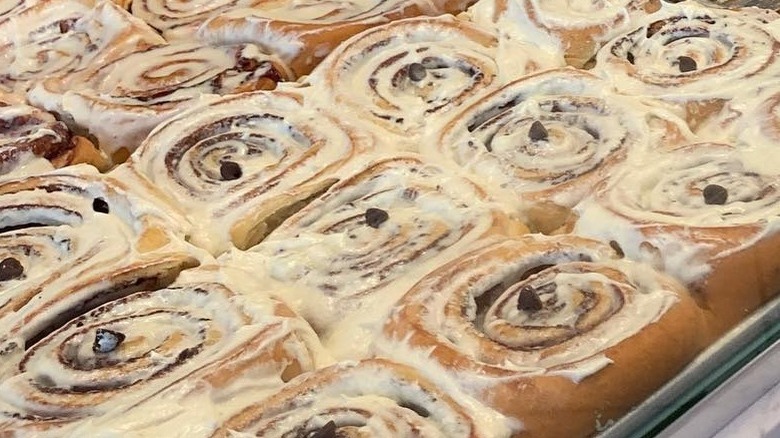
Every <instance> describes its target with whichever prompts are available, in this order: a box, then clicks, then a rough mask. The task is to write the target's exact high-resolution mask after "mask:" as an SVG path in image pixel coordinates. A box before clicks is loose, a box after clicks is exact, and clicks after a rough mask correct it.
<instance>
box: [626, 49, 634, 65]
mask: <svg viewBox="0 0 780 438" xmlns="http://www.w3.org/2000/svg"><path fill="white" fill-rule="evenodd" d="M626 59H627V60H628V62H630V63H631V65H633V64H634V54H633V53H631V52H628V53H626Z"/></svg>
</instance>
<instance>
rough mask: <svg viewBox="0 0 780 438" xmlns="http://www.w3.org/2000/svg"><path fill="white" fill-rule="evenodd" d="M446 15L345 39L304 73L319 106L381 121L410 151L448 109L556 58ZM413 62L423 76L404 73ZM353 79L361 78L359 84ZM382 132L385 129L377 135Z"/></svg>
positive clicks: (396, 143) (392, 139) (401, 22)
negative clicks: (308, 73)
mask: <svg viewBox="0 0 780 438" xmlns="http://www.w3.org/2000/svg"><path fill="white" fill-rule="evenodd" d="M537 52H541V51H539V50H535V48H534V47H533V46H532V44H530V43H526V42H514V41H512V40H509V39H506V38H502V39H500V40H499V39H498V38H497V36H496V35H494V34H491V33H489V32H485V31H484V30H482V29H480V28H478V27H476V26H474V25H471V24H469V23H467V22H463V21H460V20H456V19H455V18H454V17H452V16H442V17H438V18H430V17H423V18H412V19H407V20H399V21H395V22H393V23H390V24H387V25H384V26H378V27H375V28H372V29H369V30H367V31H364V32H362V33H360V34H357V35H355V36H354V37H352V38H351V39H349V40H347V41H346V42H345V43H343V44H342V45H341V46H339V48H337V49H336V50H335V51H334V52H332V53H331V54H330V55H329V56H328V57H327V58H326V59H325V60H324V61H323V62H322V63H321V64H320V65H319V66H318V67H317V68H316V69H315V71H314V72H313V73H312V74H311V75H310V76H309V77H308V78H307V82H309V83H310V84H312V85H313V86H314V87H315V88H319V90H322V91H321V92H320V93H318V94H316V95H315V96H314V97H315V99H316V98H318V97H319V98H320V99H319V100H318V103H319V104H320V105H322V106H324V107H328V108H330V107H332V106H333V104H334V103H336V108H339V109H342V110H343V111H344V112H345V113H346V114H345V115H346V116H347V117H350V118H354V119H357V120H365V121H366V122H368V123H370V125H368V126H369V128H370V129H376V127H377V126H378V127H381V128H384V130H386V131H388V135H391V137H389V138H387V139H385V140H384V141H385V142H386V143H387V144H388V145H390V146H391V147H395V148H398V147H399V146H400V147H403V148H407V149H411V150H414V149H416V148H417V144H416V142H418V141H419V135H421V134H422V133H423V131H424V130H425V129H430V128H431V127H432V126H436V124H437V123H438V121H440V120H443V118H445V117H447V116H448V114H449V113H450V111H452V110H453V109H454V108H459V107H461V106H462V105H466V104H467V103H468V102H470V101H474V100H476V99H479V98H480V97H482V96H484V94H485V93H486V92H488V91H490V90H493V89H495V88H496V86H498V85H500V84H501V82H499V81H508V80H511V79H516V78H518V77H520V76H522V75H524V74H527V73H529V72H531V71H535V70H538V69H541V68H545V67H553V66H558V65H561V64H560V63H558V62H557V60H553V59H550V58H549V57H545V56H539V57H537V56H535V55H536V53H537ZM412 65H421V66H423V67H424V71H425V73H424V77H423V78H421V79H420V80H414V79H413V78H412V77H410V75H409V69H410V66H412ZM354 84H364V85H361V86H360V88H359V89H355V88H354ZM382 136H383V137H385V135H384V134H383V135H382Z"/></svg>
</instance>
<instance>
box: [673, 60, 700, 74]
mask: <svg viewBox="0 0 780 438" xmlns="http://www.w3.org/2000/svg"><path fill="white" fill-rule="evenodd" d="M677 66H678V67H680V72H681V73H687V72H689V71H695V70H696V68H697V66H696V61H694V60H693V58H690V57H688V56H681V57H679V58H677Z"/></svg>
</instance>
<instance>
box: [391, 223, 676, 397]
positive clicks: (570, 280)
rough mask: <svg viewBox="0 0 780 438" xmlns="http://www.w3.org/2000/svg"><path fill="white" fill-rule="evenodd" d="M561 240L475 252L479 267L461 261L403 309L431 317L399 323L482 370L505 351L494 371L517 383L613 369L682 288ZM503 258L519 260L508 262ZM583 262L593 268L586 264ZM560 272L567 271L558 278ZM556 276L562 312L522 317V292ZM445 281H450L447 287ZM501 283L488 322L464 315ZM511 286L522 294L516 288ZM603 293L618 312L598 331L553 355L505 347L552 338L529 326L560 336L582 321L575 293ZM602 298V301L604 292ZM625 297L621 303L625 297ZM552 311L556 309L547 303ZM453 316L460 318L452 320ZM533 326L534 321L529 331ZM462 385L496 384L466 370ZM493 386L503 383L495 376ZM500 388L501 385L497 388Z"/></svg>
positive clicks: (429, 281)
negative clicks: (615, 352)
mask: <svg viewBox="0 0 780 438" xmlns="http://www.w3.org/2000/svg"><path fill="white" fill-rule="evenodd" d="M556 239H557V238H556ZM556 239H552V238H550V239H546V238H542V237H533V238H530V237H529V238H528V239H526V240H519V241H504V242H500V243H496V244H494V245H490V246H487V247H486V248H484V249H480V250H477V251H475V252H473V253H470V254H469V255H468V256H467V258H469V259H471V260H474V261H476V260H478V261H479V264H478V265H476V264H473V263H472V262H469V261H468V260H465V258H464V259H461V260H460V265H453V266H451V267H450V268H449V269H447V270H445V271H442V272H438V273H437V274H435V275H432V276H430V277H427V278H426V279H424V280H422V281H421V282H420V283H418V284H417V285H416V286H415V288H414V289H413V290H412V291H410V292H409V293H408V294H407V295H406V296H405V297H404V298H403V299H402V300H401V301H399V304H398V309H403V308H404V306H409V305H422V306H423V309H424V310H421V311H420V312H419V313H417V314H415V315H412V314H409V313H402V314H398V315H397V316H400V317H402V318H412V319H414V320H415V321H411V324H420V325H418V326H417V327H421V328H420V329H421V330H424V331H425V332H427V333H429V334H431V335H432V336H434V337H435V338H436V339H437V341H436V342H442V343H445V344H447V345H449V346H450V347H452V348H455V349H456V350H457V351H458V354H462V355H464V356H465V357H468V358H471V359H470V360H473V361H474V362H475V363H478V364H484V362H483V360H484V359H483V357H485V356H483V355H485V354H488V353H487V350H486V348H487V346H488V345H490V347H491V348H497V349H498V351H499V352H494V353H493V356H492V357H493V358H492V359H490V361H489V362H487V364H489V366H493V367H496V368H497V369H500V370H501V373H506V374H507V375H514V376H515V377H522V376H523V375H526V374H527V375H529V376H533V375H539V374H545V375H563V376H566V377H568V378H570V379H572V380H574V381H575V382H579V381H581V380H582V379H584V378H586V377H587V376H589V375H591V374H593V373H596V372H598V371H599V370H600V369H602V368H604V367H606V366H609V364H610V363H611V360H610V359H609V357H608V356H607V355H606V354H605V352H606V351H607V350H608V349H609V348H611V347H613V346H615V345H618V344H620V343H622V342H625V341H627V340H628V339H629V338H630V337H631V336H633V335H634V334H636V333H638V332H639V331H641V330H642V329H643V328H644V327H646V326H648V325H649V324H653V323H655V322H657V321H658V319H659V318H660V317H661V316H662V315H663V314H665V313H666V311H667V310H668V309H669V308H670V307H671V306H672V305H673V304H674V303H675V302H676V301H677V300H678V298H677V295H676V294H677V293H678V292H677V291H678V290H679V289H678V287H677V286H674V287H673V286H671V285H676V283H673V282H670V281H669V280H666V279H663V280H662V279H661V278H662V277H659V274H657V273H656V272H655V271H653V270H652V269H651V268H649V267H647V266H645V265H640V264H636V263H634V262H629V261H625V260H616V259H613V258H611V257H610V255H609V250H608V249H606V248H604V247H601V246H600V245H598V244H596V243H595V242H592V241H590V243H589V245H591V247H585V246H582V245H583V243H582V242H579V241H576V240H575V241H571V243H567V241H566V239H558V240H556ZM578 242H579V243H578ZM584 242H588V241H584ZM504 253H508V254H512V255H511V256H508V255H502V254H504ZM583 256H585V257H587V258H586V260H591V261H590V262H586V263H583V262H579V260H581V259H583ZM547 264H553V265H555V266H556V267H554V268H550V269H553V271H549V270H548V271H542V272H540V273H539V274H536V275H533V276H531V277H529V278H528V279H527V280H525V283H515V280H514V279H515V278H517V277H518V276H519V275H521V274H523V273H524V272H525V271H527V270H529V269H532V268H534V267H537V266H540V265H547ZM559 269H560V270H561V271H560V272H559V271H557V270H559ZM594 269H595V270H594ZM601 269H604V270H605V272H615V271H617V272H620V273H621V274H620V275H623V276H624V279H619V278H611V275H614V274H610V277H609V278H608V277H606V276H605V275H606V274H603V273H601V271H599V270H601ZM549 272H557V274H554V277H553V278H554V282H555V283H556V284H558V289H557V292H555V295H556V297H557V300H558V301H557V302H556V303H558V304H560V303H563V307H561V308H558V307H554V308H549V307H545V308H543V310H542V313H540V314H539V315H542V316H540V317H539V316H533V315H530V314H529V313H527V312H519V311H518V310H517V308H516V307H515V305H516V303H517V293H518V292H519V290H520V288H519V286H520V285H523V284H535V283H533V282H534V281H537V280H536V279H539V278H546V277H540V276H544V275H550V274H549ZM580 272H581V273H580ZM443 278H447V279H448V280H447V281H446V282H444V281H442V280H443ZM497 284H502V288H504V292H502V294H501V296H500V297H498V298H497V299H495V301H493V304H492V306H491V308H490V309H488V310H487V312H486V314H485V316H484V319H482V318H475V317H476V313H475V312H474V311H473V310H472V311H471V312H469V311H466V312H460V308H461V306H462V304H460V303H463V302H468V301H466V300H465V299H466V298H468V297H470V296H471V297H475V296H479V295H481V294H483V293H485V292H487V291H488V290H490V289H492V288H493V287H494V286H495V285H497ZM512 284H516V285H517V286H518V287H512V286H511V285H512ZM507 288H508V289H507ZM594 288H595V289H594ZM599 288H601V289H603V290H604V291H606V294H607V295H606V296H607V297H610V298H609V299H608V301H610V300H611V301H612V304H611V305H610V307H609V308H611V309H612V310H610V311H608V312H606V313H605V315H606V316H605V317H604V319H603V320H601V319H599V320H598V321H601V322H599V323H598V324H596V325H595V326H592V327H590V328H589V329H587V330H586V329H583V330H584V331H585V332H584V333H582V334H580V335H574V336H573V337H569V338H564V339H563V340H560V341H555V342H553V343H552V345H550V347H549V348H528V349H526V348H519V347H517V348H511V347H510V346H508V345H507V343H509V345H511V342H504V341H502V340H501V339H502V338H504V337H506V339H507V340H509V339H511V337H512V336H522V337H518V339H519V340H520V341H522V342H527V341H528V340H529V339H530V338H531V337H533V336H542V337H543V338H544V337H545V336H547V335H546V334H544V333H546V332H541V333H542V334H538V333H539V332H535V333H530V332H529V333H528V334H527V336H526V335H522V330H523V329H522V327H523V325H530V326H537V327H541V326H545V327H549V329H546V330H548V331H550V330H552V331H553V332H554V331H556V330H560V329H559V328H558V327H556V326H558V325H559V324H562V325H564V326H565V325H570V324H574V322H575V321H577V320H578V319H580V318H583V316H582V315H581V314H580V313H578V312H579V310H577V309H575V307H576V305H577V304H576V302H574V301H571V300H572V299H573V297H574V296H575V295H578V294H579V292H577V293H576V294H575V292H574V291H575V290H585V291H588V290H592V291H597V290H598V289H599ZM597 293H600V294H602V295H603V294H604V293H605V292H597ZM540 294H541V295H540V298H541V299H542V301H543V302H546V300H547V299H549V296H547V295H544V293H543V292H540ZM612 294H617V295H612ZM618 295H619V296H620V297H621V298H618ZM603 296H604V295H603ZM470 299H471V300H473V298H470ZM472 305H474V304H473V301H472ZM449 306H455V307H454V309H458V310H448V309H449ZM545 306H553V304H550V303H547V304H545ZM554 306H557V304H555V305H554ZM453 311H454V312H455V314H450V313H448V312H453ZM571 312H574V313H573V314H572V313H571ZM599 312H600V311H599ZM548 315H549V316H548ZM535 318H537V319H535ZM538 318H541V320H539V319H538ZM524 321H525V322H524ZM528 321H535V322H531V323H530V324H529V323H528ZM407 322H409V321H407ZM389 324H390V325H388V326H386V329H385V330H386V333H387V331H388V330H391V329H392V324H394V323H393V322H392V321H391V322H390V323H389ZM498 324H503V325H504V330H508V331H504V332H495V331H494V330H495V328H496V327H497V326H498ZM410 327H415V326H414V325H411V326H410ZM403 330H404V329H401V331H400V332H397V333H396V334H395V335H392V336H390V338H391V339H395V341H396V342H405V335H404V331H403ZM513 332H515V333H517V334H515V333H513ZM492 339H494V340H492ZM553 339H554V338H553ZM385 340H386V339H381V340H380V341H378V342H377V348H378V349H379V350H380V351H382V352H383V353H384V354H387V355H389V356H390V357H404V358H405V357H406V356H407V355H406V354H404V353H400V354H396V353H395V352H394V351H393V350H392V349H388V348H387V347H386V346H385V344H384V342H385ZM393 345H396V344H393ZM393 348H395V347H393ZM406 348H414V347H413V346H409V347H406ZM423 348H424V346H423ZM402 351H405V350H402ZM499 357H500V358H501V359H499ZM495 361H497V362H495ZM464 374H466V375H464ZM457 379H458V380H460V379H467V380H469V381H471V380H473V379H476V381H474V382H465V383H464V385H466V386H467V387H468V386H470V385H476V386H473V387H472V389H474V388H479V387H480V386H482V385H489V384H490V383H489V382H482V383H480V381H481V379H480V378H478V376H472V375H471V374H470V373H468V372H466V371H464V372H462V373H460V374H459V377H457ZM492 379H493V380H495V379H500V378H499V377H497V376H494V377H492ZM495 383H496V382H495V381H494V382H493V384H495Z"/></svg>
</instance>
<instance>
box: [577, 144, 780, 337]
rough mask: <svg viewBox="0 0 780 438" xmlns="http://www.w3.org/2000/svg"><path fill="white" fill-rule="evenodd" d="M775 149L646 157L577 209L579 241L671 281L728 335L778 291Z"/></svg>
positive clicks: (702, 148) (714, 147)
mask: <svg viewBox="0 0 780 438" xmlns="http://www.w3.org/2000/svg"><path fill="white" fill-rule="evenodd" d="M775 149H776V147H775V146H774V145H773V146H772V147H771V148H762V147H748V146H739V147H737V146H731V145H727V144H715V143H701V144H693V145H687V146H684V147H681V148H677V149H674V150H671V151H667V152H659V153H656V154H651V155H649V156H646V157H643V159H641V160H637V162H635V163H631V165H628V166H625V167H624V168H621V169H620V171H618V172H616V173H615V174H614V175H612V176H611V177H610V179H609V180H607V181H604V182H603V183H602V184H600V185H599V186H598V187H597V188H596V190H595V194H594V197H593V199H592V200H589V201H588V202H586V203H583V205H581V206H579V207H578V210H579V211H580V218H579V221H578V223H577V225H576V232H577V233H579V234H583V235H588V236H593V237H597V238H600V239H602V240H605V241H615V242H616V243H617V244H619V245H620V247H622V250H623V251H624V252H625V254H627V255H628V256H630V257H633V258H635V259H642V260H646V261H648V262H649V263H653V264H656V265H657V266H659V267H661V268H663V269H664V270H666V271H667V272H670V273H672V274H673V275H675V276H677V277H678V278H679V279H680V280H682V281H684V282H685V283H687V284H688V285H690V286H691V288H692V290H693V291H694V292H697V297H698V298H700V299H701V300H702V303H703V304H704V305H705V306H707V307H708V308H709V309H710V310H711V311H712V312H713V313H715V314H716V315H717V316H718V319H719V321H720V327H721V329H722V330H725V329H727V328H729V327H731V326H732V325H734V324H735V323H737V322H738V321H740V320H741V319H743V318H744V317H745V316H746V315H747V314H748V313H749V312H751V311H753V310H755V309H756V308H758V307H759V306H760V305H761V304H763V303H764V302H766V301H768V300H769V299H770V298H771V296H772V295H773V294H776V293H777V292H778V291H777V286H776V285H777V284H779V283H780V264H779V263H778V260H779V258H778V255H780V254H779V253H778V248H780V233H779V232H778V231H780V167H778V164H777V163H778V160H777V159H775V158H773V157H775V156H776V151H775Z"/></svg>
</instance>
